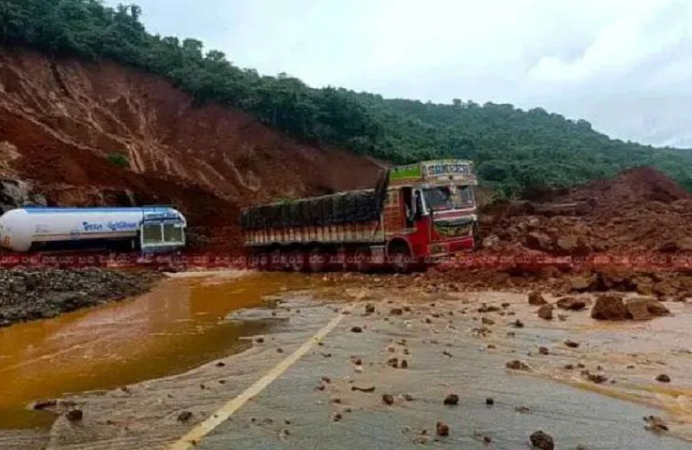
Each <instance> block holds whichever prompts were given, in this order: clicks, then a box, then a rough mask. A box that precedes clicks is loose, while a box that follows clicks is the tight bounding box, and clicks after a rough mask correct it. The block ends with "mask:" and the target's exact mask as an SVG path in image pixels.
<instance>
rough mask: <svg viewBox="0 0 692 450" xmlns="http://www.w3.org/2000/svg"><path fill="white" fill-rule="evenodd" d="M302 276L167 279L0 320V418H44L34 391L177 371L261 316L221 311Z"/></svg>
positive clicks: (224, 349) (45, 393)
mask: <svg viewBox="0 0 692 450" xmlns="http://www.w3.org/2000/svg"><path fill="white" fill-rule="evenodd" d="M316 282H318V281H317V280H316V279H314V278H313V279H310V278H308V277H300V276H291V275H283V274H251V275H246V276H242V277H235V278H229V277H211V278H202V279H196V278H189V279H182V278H181V279H170V280H166V281H164V282H162V283H161V284H160V285H159V286H158V287H157V288H156V289H154V290H153V291H152V292H151V293H149V294H147V295H144V296H142V297H139V298H136V299H133V300H126V301H123V302H120V303H112V304H109V305H105V306H103V307H98V308H92V309H87V310H81V311H76V312H74V313H70V314H66V315H63V316H60V317H58V318H55V319H48V320H40V321H35V322H29V323H23V324H18V325H15V326H12V327H8V328H4V329H0V380H2V383H0V428H30V427H36V426H49V425H50V424H51V423H52V422H53V421H54V420H55V416H54V415H53V414H49V413H43V412H37V411H32V410H29V409H27V405H28V404H30V403H31V402H33V401H35V400H38V399H45V398H54V397H59V396H61V395H62V394H66V393H74V392H83V391H86V390H96V389H112V388H116V387H120V386H124V385H127V384H130V383H135V382H138V381H142V380H147V379H153V378H159V377H163V376H167V375H171V374H175V373H181V372H184V371H186V370H189V369H191V368H193V367H196V366H198V365H200V364H202V363H204V362H207V361H210V360H213V359H216V358H219V357H222V356H226V355H228V354H231V353H235V352H237V351H240V350H241V349H242V348H243V343H242V342H241V341H239V337H241V336H247V335H252V334H256V333H262V332H263V331H265V330H266V328H267V326H268V324H267V323H258V322H251V323H230V322H228V321H224V320H223V318H224V317H225V316H226V315H227V314H228V313H229V312H231V311H233V310H236V309H240V308H248V307H253V306H257V305H260V304H261V303H262V301H263V300H262V298H263V297H264V296H267V295H271V294H274V293H278V292H281V291H285V290H287V289H289V288H290V289H300V288H304V287H309V286H311V285H313V284H315V283H316Z"/></svg>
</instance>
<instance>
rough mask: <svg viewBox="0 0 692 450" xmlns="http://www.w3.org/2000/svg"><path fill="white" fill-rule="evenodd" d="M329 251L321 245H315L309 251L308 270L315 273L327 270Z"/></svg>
mask: <svg viewBox="0 0 692 450" xmlns="http://www.w3.org/2000/svg"><path fill="white" fill-rule="evenodd" d="M327 263H328V261H327V252H325V251H323V250H322V249H321V248H319V247H315V248H313V249H312V250H310V253H308V264H307V267H308V270H309V271H310V272H313V273H319V272H324V271H326V270H327Z"/></svg>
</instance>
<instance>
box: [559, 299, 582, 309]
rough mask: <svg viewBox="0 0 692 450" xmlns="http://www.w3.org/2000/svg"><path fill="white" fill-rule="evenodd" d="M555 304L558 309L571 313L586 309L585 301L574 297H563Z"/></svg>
mask: <svg viewBox="0 0 692 450" xmlns="http://www.w3.org/2000/svg"><path fill="white" fill-rule="evenodd" d="M556 304H557V307H558V308H560V309H568V310H571V311H580V310H582V309H584V308H586V300H582V299H579V298H576V297H563V298H561V299H560V300H558V301H557V303H556Z"/></svg>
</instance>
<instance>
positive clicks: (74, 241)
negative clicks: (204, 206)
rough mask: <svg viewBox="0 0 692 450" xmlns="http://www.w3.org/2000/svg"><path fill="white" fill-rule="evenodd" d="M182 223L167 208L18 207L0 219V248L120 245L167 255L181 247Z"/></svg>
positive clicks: (19, 250)
mask: <svg viewBox="0 0 692 450" xmlns="http://www.w3.org/2000/svg"><path fill="white" fill-rule="evenodd" d="M186 225H187V224H186V221H185V217H184V216H183V215H182V214H181V213H180V212H179V211H177V210H175V209H173V208H170V207H166V206H152V207H142V208H44V207H30V208H19V209H13V210H10V211H7V212H6V213H5V214H3V215H2V216H0V246H2V247H5V248H7V249H10V250H14V251H17V252H27V251H29V250H31V249H33V248H37V249H41V248H71V247H85V246H88V245H89V244H91V243H95V242H105V243H109V242H125V243H126V244H127V243H129V245H130V246H131V247H132V248H134V247H139V248H140V249H141V250H142V251H144V252H163V251H172V250H176V249H179V248H181V247H183V246H184V245H185V227H186Z"/></svg>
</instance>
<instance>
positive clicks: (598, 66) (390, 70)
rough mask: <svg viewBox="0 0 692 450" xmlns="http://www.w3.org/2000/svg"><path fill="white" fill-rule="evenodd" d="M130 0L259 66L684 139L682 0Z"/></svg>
mask: <svg viewBox="0 0 692 450" xmlns="http://www.w3.org/2000/svg"><path fill="white" fill-rule="evenodd" d="M133 1H134V2H135V3H137V4H139V5H140V6H141V7H142V8H143V10H144V16H143V21H144V23H145V24H146V26H147V27H148V29H149V31H151V32H154V33H160V34H163V35H176V36H179V37H188V36H189V37H196V38H198V39H200V40H202V41H203V42H204V43H205V45H206V48H207V49H211V48H215V49H219V50H222V51H224V52H225V53H226V54H227V56H228V59H229V60H231V61H232V62H233V63H234V64H236V65H237V66H240V67H251V68H255V69H257V70H258V71H259V72H260V73H264V74H272V75H274V74H277V73H279V72H286V73H288V74H290V75H293V76H296V77H298V78H301V79H302V80H303V81H305V82H306V83H308V84H310V85H312V86H316V87H317V86H325V85H334V86H343V87H346V88H350V89H354V90H358V91H361V90H363V91H369V92H375V93H380V94H382V95H384V96H385V97H404V98H411V99H420V100H432V101H435V102H445V103H449V102H450V101H451V99H453V98H461V99H463V100H473V101H475V102H477V103H484V102H486V101H492V102H496V103H513V104H515V105H517V106H520V107H522V108H531V107H535V106H541V107H543V108H545V109H547V110H549V111H552V112H558V113H561V114H563V115H565V116H567V117H570V118H584V119H587V120H589V121H590V122H591V123H592V124H593V125H594V127H595V128H596V129H599V130H601V131H604V132H606V133H608V134H609V135H611V136H613V137H617V138H621V139H624V140H628V139H629V140H633V141H638V142H644V143H650V144H654V145H675V146H684V147H692V0H482V1H480V0H425V1H423V0H133ZM109 3H111V4H115V3H116V2H115V1H113V0H109ZM125 3H127V2H125Z"/></svg>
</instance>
